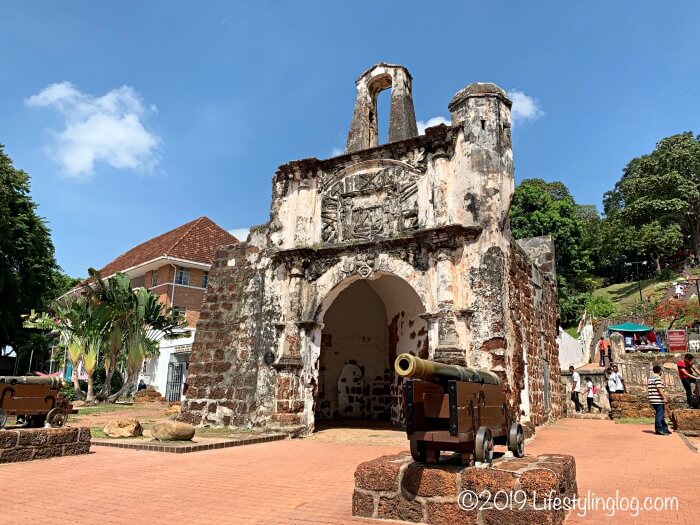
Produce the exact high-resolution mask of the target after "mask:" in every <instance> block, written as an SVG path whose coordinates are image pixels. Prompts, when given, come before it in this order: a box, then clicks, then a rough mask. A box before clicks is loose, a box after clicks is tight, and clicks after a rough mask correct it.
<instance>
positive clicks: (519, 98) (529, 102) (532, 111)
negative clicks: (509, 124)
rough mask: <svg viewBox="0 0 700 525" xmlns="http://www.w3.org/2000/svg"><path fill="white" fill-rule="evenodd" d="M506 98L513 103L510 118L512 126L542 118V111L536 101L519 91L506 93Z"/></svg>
mask: <svg viewBox="0 0 700 525" xmlns="http://www.w3.org/2000/svg"><path fill="white" fill-rule="evenodd" d="M508 98H510V99H511V100H512V101H513V108H512V109H511V117H512V119H513V125H514V126H515V125H516V124H520V123H521V122H526V121H528V120H530V121H532V120H537V119H538V118H540V117H542V116H544V111H542V108H540V107H539V105H538V102H537V99H535V98H533V97H531V96H529V95H526V94H525V93H523V92H522V91H520V90H517V89H514V90H512V91H509V92H508Z"/></svg>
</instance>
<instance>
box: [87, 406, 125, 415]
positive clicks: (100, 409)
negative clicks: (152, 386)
mask: <svg viewBox="0 0 700 525" xmlns="http://www.w3.org/2000/svg"><path fill="white" fill-rule="evenodd" d="M131 407H132V405H112V404H105V405H96V406H89V407H80V408H78V413H77V414H76V415H78V416H85V415H88V414H102V413H104V412H118V411H119V410H129V409H130V408H131Z"/></svg>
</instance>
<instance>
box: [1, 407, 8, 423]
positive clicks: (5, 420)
mask: <svg viewBox="0 0 700 525" xmlns="http://www.w3.org/2000/svg"><path fill="white" fill-rule="evenodd" d="M5 423H7V414H6V413H5V411H4V410H3V409H2V408H0V428H5Z"/></svg>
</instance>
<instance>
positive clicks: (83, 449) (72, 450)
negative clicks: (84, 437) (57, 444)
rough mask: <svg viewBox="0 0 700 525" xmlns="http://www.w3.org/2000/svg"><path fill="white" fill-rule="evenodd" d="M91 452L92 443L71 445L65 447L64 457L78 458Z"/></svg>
mask: <svg viewBox="0 0 700 525" xmlns="http://www.w3.org/2000/svg"><path fill="white" fill-rule="evenodd" d="M88 452H90V443H69V444H67V445H63V455H64V456H77V455H79V454H87V453H88Z"/></svg>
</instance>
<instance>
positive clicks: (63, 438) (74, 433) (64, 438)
mask: <svg viewBox="0 0 700 525" xmlns="http://www.w3.org/2000/svg"><path fill="white" fill-rule="evenodd" d="M48 437H49V439H48V444H49V445H62V444H64V443H75V442H76V441H78V428H77V427H64V428H53V429H51V432H48Z"/></svg>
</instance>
